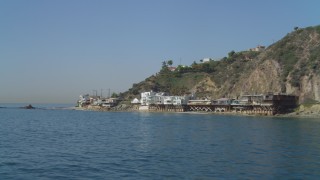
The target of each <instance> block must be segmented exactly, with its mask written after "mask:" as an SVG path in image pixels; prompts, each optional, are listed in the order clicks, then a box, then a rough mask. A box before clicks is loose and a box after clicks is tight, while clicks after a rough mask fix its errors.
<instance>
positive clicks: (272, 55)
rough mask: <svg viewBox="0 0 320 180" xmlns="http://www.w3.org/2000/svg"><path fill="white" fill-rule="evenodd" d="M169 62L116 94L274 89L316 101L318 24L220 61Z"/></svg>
mask: <svg viewBox="0 0 320 180" xmlns="http://www.w3.org/2000/svg"><path fill="white" fill-rule="evenodd" d="M169 64H171V63H167V62H163V65H162V68H161V70H160V72H159V73H157V74H156V75H154V76H151V77H148V78H147V79H145V80H144V81H142V82H140V83H137V84H133V86H132V88H130V89H129V90H128V91H127V92H124V93H122V94H121V96H122V97H123V98H124V99H132V98H134V97H139V94H140V93H141V92H143V91H150V90H153V91H163V92H169V93H170V94H174V95H183V94H190V93H194V94H196V96H197V97H199V98H202V97H207V98H212V99H214V98H219V97H238V96H240V95H241V94H243V93H266V92H274V93H287V94H295V95H298V96H299V97H300V99H299V101H300V102H305V101H310V100H315V101H320V70H319V68H320V26H315V27H307V28H303V29H295V30H294V31H293V32H291V33H288V34H287V35H286V36H285V37H284V38H283V39H281V40H279V41H278V42H276V43H274V44H272V45H270V46H269V47H267V48H266V49H265V50H264V51H261V52H255V51H243V52H234V51H231V52H230V53H228V57H225V58H223V59H221V60H219V61H209V62H204V63H201V62H199V63H196V62H194V63H193V64H192V65H191V66H188V67H185V66H179V67H177V69H176V70H175V71H173V72H172V71H170V70H169V67H170V65H169Z"/></svg>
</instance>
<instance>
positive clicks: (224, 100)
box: [212, 98, 232, 105]
mask: <svg viewBox="0 0 320 180" xmlns="http://www.w3.org/2000/svg"><path fill="white" fill-rule="evenodd" d="M231 103H232V99H229V98H220V99H216V100H213V101H212V104H213V105H230V104H231Z"/></svg>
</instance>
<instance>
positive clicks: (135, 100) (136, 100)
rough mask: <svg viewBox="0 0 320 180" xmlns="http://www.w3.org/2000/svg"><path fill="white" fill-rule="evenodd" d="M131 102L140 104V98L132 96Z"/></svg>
mask: <svg viewBox="0 0 320 180" xmlns="http://www.w3.org/2000/svg"><path fill="white" fill-rule="evenodd" d="M131 104H140V100H139V99H137V98H134V99H133V100H132V101H131Z"/></svg>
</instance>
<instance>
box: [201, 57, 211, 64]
mask: <svg viewBox="0 0 320 180" xmlns="http://www.w3.org/2000/svg"><path fill="white" fill-rule="evenodd" d="M210 61H211V58H203V59H202V60H201V61H200V62H202V63H208V62H210Z"/></svg>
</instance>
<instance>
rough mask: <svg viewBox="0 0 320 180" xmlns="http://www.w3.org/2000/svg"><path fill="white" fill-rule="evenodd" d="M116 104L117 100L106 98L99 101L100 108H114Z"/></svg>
mask: <svg viewBox="0 0 320 180" xmlns="http://www.w3.org/2000/svg"><path fill="white" fill-rule="evenodd" d="M118 102H119V99H118V98H106V99H102V100H101V104H100V106H103V107H108V108H110V107H114V106H116V105H117V104H118Z"/></svg>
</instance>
